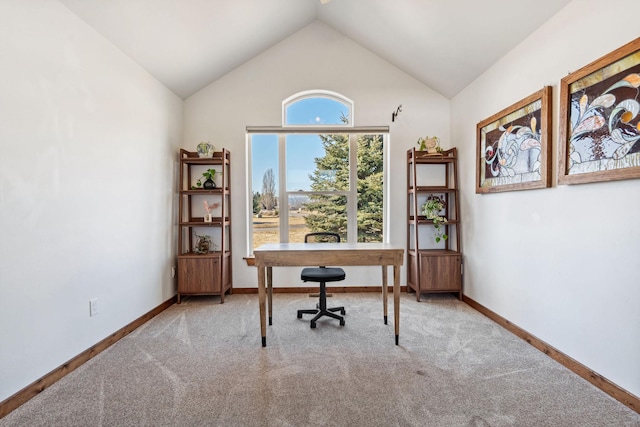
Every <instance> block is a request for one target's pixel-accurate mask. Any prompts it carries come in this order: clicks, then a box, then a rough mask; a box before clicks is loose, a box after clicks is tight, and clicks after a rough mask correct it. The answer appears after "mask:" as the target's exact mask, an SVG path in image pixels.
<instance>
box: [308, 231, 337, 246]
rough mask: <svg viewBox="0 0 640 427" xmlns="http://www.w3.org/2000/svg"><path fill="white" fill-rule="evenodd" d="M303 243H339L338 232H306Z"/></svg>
mask: <svg viewBox="0 0 640 427" xmlns="http://www.w3.org/2000/svg"><path fill="white" fill-rule="evenodd" d="M304 242H305V243H330V242H337V243H340V235H339V234H338V233H330V232H325V231H320V232H317V233H307V234H305V236H304Z"/></svg>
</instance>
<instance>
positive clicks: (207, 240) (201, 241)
mask: <svg viewBox="0 0 640 427" xmlns="http://www.w3.org/2000/svg"><path fill="white" fill-rule="evenodd" d="M193 234H194V235H195V236H196V245H195V247H194V248H193V253H195V254H198V255H204V254H208V253H209V252H210V251H211V250H214V251H215V250H216V245H215V243H213V241H212V240H211V236H209V235H208V234H202V235H200V234H198V233H196V232H194V233H193Z"/></svg>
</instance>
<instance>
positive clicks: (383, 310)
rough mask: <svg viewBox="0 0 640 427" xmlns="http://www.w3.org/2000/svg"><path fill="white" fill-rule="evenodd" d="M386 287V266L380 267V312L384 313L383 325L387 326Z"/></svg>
mask: <svg viewBox="0 0 640 427" xmlns="http://www.w3.org/2000/svg"><path fill="white" fill-rule="evenodd" d="M388 293H389V292H388V285H387V266H386V265H383V266H382V307H383V309H382V312H383V313H384V324H385V325H386V324H387V294H388Z"/></svg>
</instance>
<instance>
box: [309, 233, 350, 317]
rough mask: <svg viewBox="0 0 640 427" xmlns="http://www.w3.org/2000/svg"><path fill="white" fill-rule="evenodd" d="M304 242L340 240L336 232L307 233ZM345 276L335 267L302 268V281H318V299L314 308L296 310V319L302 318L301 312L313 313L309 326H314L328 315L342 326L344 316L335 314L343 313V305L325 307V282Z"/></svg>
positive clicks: (342, 278)
mask: <svg viewBox="0 0 640 427" xmlns="http://www.w3.org/2000/svg"><path fill="white" fill-rule="evenodd" d="M304 242H305V243H310V242H318V243H320V242H340V235H339V234H337V233H327V232H319V233H308V234H307V235H305V236H304ZM345 277H346V275H345V273H344V270H343V269H341V268H337V267H325V266H320V267H307V268H304V269H303V270H302V273H301V274H300V278H301V279H302V281H304V282H320V301H319V302H318V304H316V308H315V309H309V310H298V319H302V315H303V314H315V315H316V316H315V317H314V318H313V319H311V327H312V328H315V327H316V321H317V320H318V319H319V318H321V317H322V316H329V317H332V318H334V319H338V320H339V321H340V326H344V318H343V317H342V316H339V315H337V314H335V312H337V311H339V312H340V313H341V314H342V315H343V316H344V314H345V310H344V307H333V308H327V286H326V283H327V282H338V281H340V280H344V278H345Z"/></svg>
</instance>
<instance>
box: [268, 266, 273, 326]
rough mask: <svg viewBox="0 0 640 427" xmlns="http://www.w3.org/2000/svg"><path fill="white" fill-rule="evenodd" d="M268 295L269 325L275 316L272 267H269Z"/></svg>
mask: <svg viewBox="0 0 640 427" xmlns="http://www.w3.org/2000/svg"><path fill="white" fill-rule="evenodd" d="M267 297H268V299H269V325H271V318H272V316H273V271H272V268H271V267H267Z"/></svg>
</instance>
